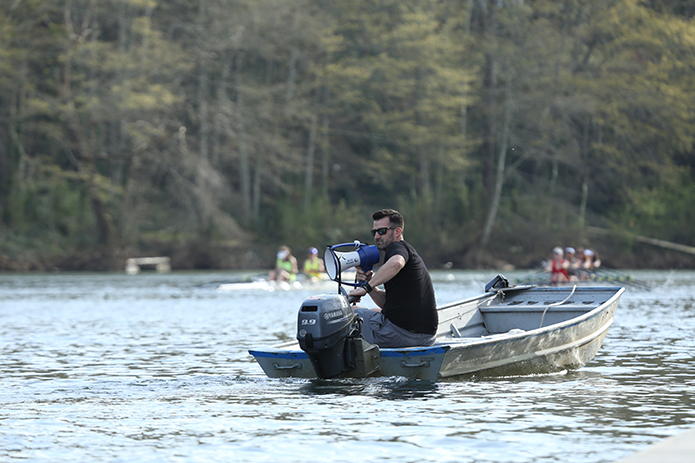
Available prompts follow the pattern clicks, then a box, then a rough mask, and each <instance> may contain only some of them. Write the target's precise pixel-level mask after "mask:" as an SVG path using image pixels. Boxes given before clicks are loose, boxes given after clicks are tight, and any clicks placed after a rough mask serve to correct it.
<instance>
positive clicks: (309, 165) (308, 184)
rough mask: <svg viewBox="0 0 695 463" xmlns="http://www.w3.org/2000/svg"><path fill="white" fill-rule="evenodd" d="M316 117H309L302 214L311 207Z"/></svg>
mask: <svg viewBox="0 0 695 463" xmlns="http://www.w3.org/2000/svg"><path fill="white" fill-rule="evenodd" d="M316 119H317V117H316V116H315V115H313V114H312V115H311V128H310V129H309V149H308V150H307V153H306V172H305V174H304V212H305V213H306V212H308V211H309V205H311V190H312V189H313V186H314V151H316V143H315V140H316V124H317V120H316Z"/></svg>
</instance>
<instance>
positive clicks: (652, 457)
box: [618, 428, 695, 463]
mask: <svg viewBox="0 0 695 463" xmlns="http://www.w3.org/2000/svg"><path fill="white" fill-rule="evenodd" d="M693 461H695V428H692V429H690V430H688V431H685V432H683V433H681V434H677V435H675V436H672V437H669V438H667V439H664V440H663V441H661V442H657V443H656V444H654V445H652V446H651V447H648V448H647V449H645V450H642V451H641V452H638V453H635V454H634V455H630V456H629V457H627V458H624V459H622V460H620V461H618V463H692V462H693Z"/></svg>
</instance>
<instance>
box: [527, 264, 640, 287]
mask: <svg viewBox="0 0 695 463" xmlns="http://www.w3.org/2000/svg"><path fill="white" fill-rule="evenodd" d="M514 283H515V284H517V285H536V286H553V285H554V286H567V285H570V286H571V285H578V286H596V285H597V284H598V285H608V286H610V285H618V286H630V287H632V288H636V289H641V290H644V291H651V286H650V285H649V284H647V283H645V282H643V281H639V280H637V279H635V278H633V277H632V276H631V275H628V274H626V273H623V272H620V271H618V270H613V269H610V268H606V267H599V268H597V269H594V270H591V271H586V270H580V274H579V275H577V279H573V280H572V281H569V282H567V283H559V284H556V283H552V282H551V281H550V273H549V272H545V271H543V270H539V271H536V272H534V273H532V274H530V275H526V276H524V277H520V278H515V279H514Z"/></svg>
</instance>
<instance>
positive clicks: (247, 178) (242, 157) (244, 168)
mask: <svg viewBox="0 0 695 463" xmlns="http://www.w3.org/2000/svg"><path fill="white" fill-rule="evenodd" d="M242 60H243V55H242V53H241V52H239V54H238V55H237V57H236V66H235V90H236V115H237V117H236V129H237V137H238V138H239V172H240V175H241V204H242V207H243V213H244V219H245V220H249V218H250V217H251V171H250V167H249V158H248V153H247V151H246V133H245V128H244V92H243V88H242V85H241V71H242Z"/></svg>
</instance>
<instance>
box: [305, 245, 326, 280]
mask: <svg viewBox="0 0 695 463" xmlns="http://www.w3.org/2000/svg"><path fill="white" fill-rule="evenodd" d="M325 271H326V267H325V266H324V264H323V259H321V258H320V257H319V250H318V249H316V248H309V251H307V258H306V260H305V261H304V274H305V275H306V276H307V278H309V279H310V280H311V281H319V280H320V279H321V275H322V274H323V273H324V272H325Z"/></svg>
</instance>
